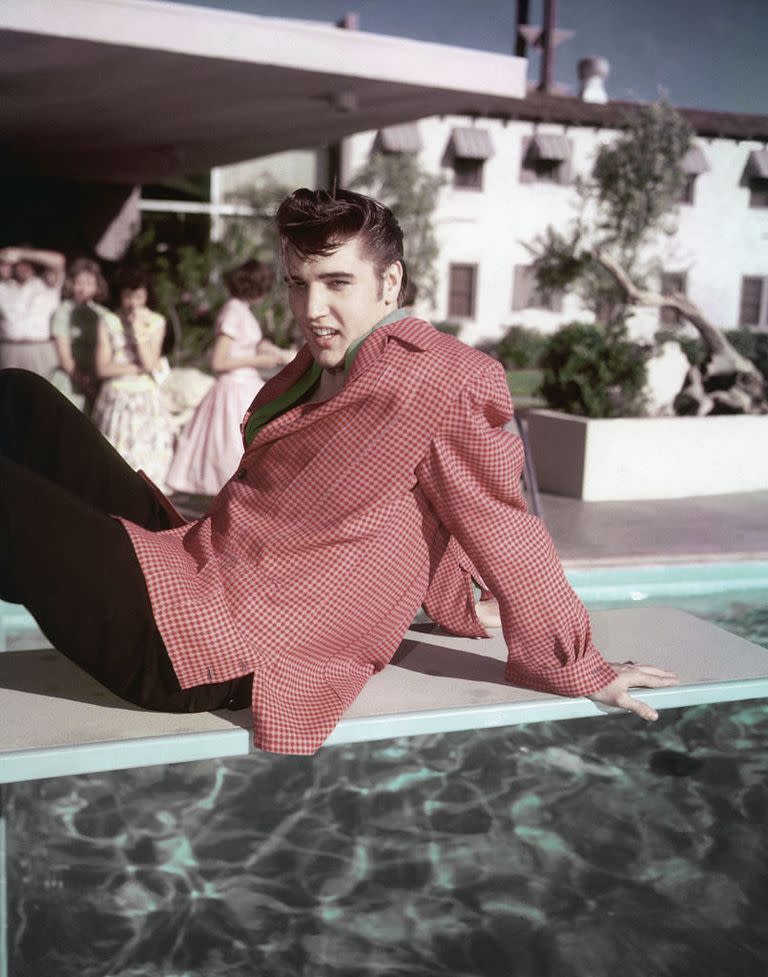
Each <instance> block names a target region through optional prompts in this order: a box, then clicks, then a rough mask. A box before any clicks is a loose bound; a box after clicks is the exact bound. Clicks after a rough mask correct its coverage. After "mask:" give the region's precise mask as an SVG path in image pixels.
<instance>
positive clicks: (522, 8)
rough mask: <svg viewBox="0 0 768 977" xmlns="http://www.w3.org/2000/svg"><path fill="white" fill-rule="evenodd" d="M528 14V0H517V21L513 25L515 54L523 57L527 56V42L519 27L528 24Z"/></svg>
mask: <svg viewBox="0 0 768 977" xmlns="http://www.w3.org/2000/svg"><path fill="white" fill-rule="evenodd" d="M529 14H530V0H517V23H516V25H515V56H516V57H518V58H525V57H527V56H528V42H527V41H526V39H525V38H524V37H523V35H522V34H521V33H520V28H521V27H527V26H528V17H529Z"/></svg>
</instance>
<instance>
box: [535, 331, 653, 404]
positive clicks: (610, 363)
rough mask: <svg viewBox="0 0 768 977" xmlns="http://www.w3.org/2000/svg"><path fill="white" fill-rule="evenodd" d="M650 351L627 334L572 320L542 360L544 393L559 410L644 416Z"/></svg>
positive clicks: (551, 344) (549, 344) (547, 400)
mask: <svg viewBox="0 0 768 977" xmlns="http://www.w3.org/2000/svg"><path fill="white" fill-rule="evenodd" d="M647 358H648V349H647V348H646V347H643V346H640V345H639V344H637V343H633V342H630V341H629V340H628V339H627V338H626V335H625V334H619V335H612V336H611V337H610V338H609V337H608V336H606V333H605V331H604V330H603V329H601V328H600V327H599V326H595V325H592V324H591V323H583V322H572V323H570V324H569V325H567V326H563V328H562V329H560V330H559V331H558V332H556V333H555V334H554V336H552V337H551V338H550V339H549V340H548V342H547V347H546V349H545V351H544V354H543V356H542V358H541V366H542V370H543V378H542V384H541V392H542V394H543V396H544V399H545V401H546V402H547V406H548V407H550V408H552V409H553V410H560V411H565V412H567V413H569V414H580V415H582V416H584V417H633V416H637V415H639V414H642V413H643V408H644V396H643V388H644V387H645V383H646V377H647V373H646V360H647Z"/></svg>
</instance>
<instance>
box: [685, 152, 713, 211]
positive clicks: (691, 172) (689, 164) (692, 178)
mask: <svg viewBox="0 0 768 977" xmlns="http://www.w3.org/2000/svg"><path fill="white" fill-rule="evenodd" d="M680 165H681V167H682V170H683V172H684V173H685V177H686V179H685V186H684V187H683V189H682V190H681V192H680V203H683V204H693V202H694V195H695V190H696V180H697V178H698V177H700V176H701V174H702V173H706V172H707V171H708V170H709V163H708V162H707V157H706V156H705V155H704V151H703V150H702V148H701V146H695V145H694V146H691V148H690V149H689V150H688V152H687V153H686V154H685V156H684V157H683V159H682V161H681V164H680Z"/></svg>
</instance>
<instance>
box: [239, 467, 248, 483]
mask: <svg viewBox="0 0 768 977" xmlns="http://www.w3.org/2000/svg"><path fill="white" fill-rule="evenodd" d="M247 474H248V472H247V471H246V470H245V469H244V468H241V469H240V470H239V471H238V473H237V478H239V479H240V481H241V482H242V480H243V479H244V478H245V476H246V475H247Z"/></svg>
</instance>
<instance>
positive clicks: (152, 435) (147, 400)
mask: <svg viewBox="0 0 768 977" xmlns="http://www.w3.org/2000/svg"><path fill="white" fill-rule="evenodd" d="M132 380H134V378H122V377H121V378H119V379H118V380H107V381H106V382H105V383H104V384H103V385H102V387H101V390H100V391H99V396H98V397H97V398H96V403H95V405H94V408H93V415H92V419H93V422H94V424H95V425H96V426H97V427H98V429H99V430H100V431H101V433H102V434H103V435H104V437H105V438H107V440H108V441H110V442H111V443H112V444H113V445H114V446H115V448H117V450H118V451H119V452H120V454H121V455H122V456H123V458H124V459H125V460H126V461H127V462H128V464H129V465H130V466H131V467H132V468H135V469H139V468H141V469H142V471H144V472H145V474H147V475H148V476H149V477H150V478H151V479H152V481H153V482H155V484H156V485H157V486H158V487H159V488H160V489H162V490H164V489H165V476H166V474H167V473H168V466H169V465H170V463H171V458H172V456H173V441H172V435H171V427H170V423H169V418H168V415H167V413H166V410H165V407H164V405H163V401H162V397H161V395H160V390H159V388H158V386H157V384H155V383H154V381H151V380H149V379H148V378H147V377H137V378H135V382H134V383H132V382H131V381H132Z"/></svg>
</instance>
